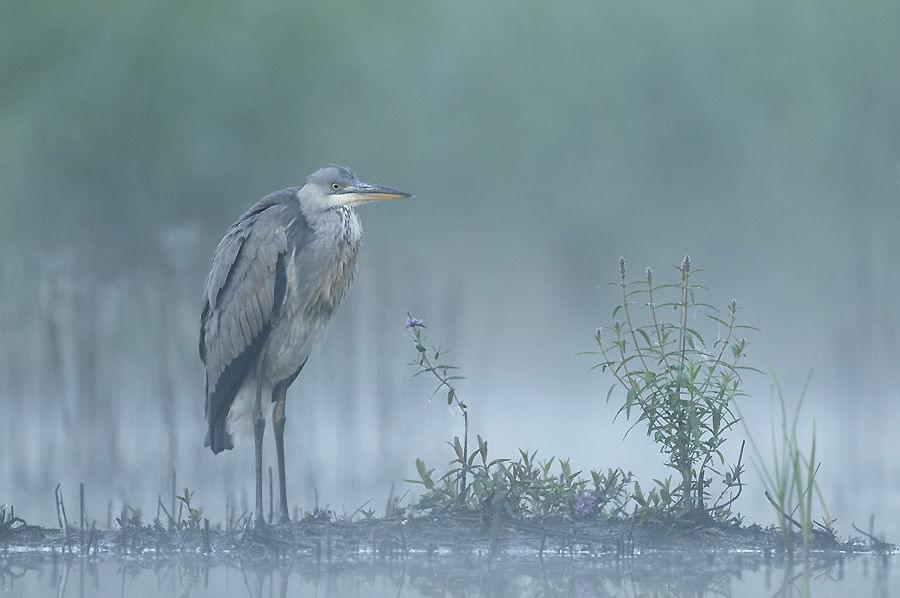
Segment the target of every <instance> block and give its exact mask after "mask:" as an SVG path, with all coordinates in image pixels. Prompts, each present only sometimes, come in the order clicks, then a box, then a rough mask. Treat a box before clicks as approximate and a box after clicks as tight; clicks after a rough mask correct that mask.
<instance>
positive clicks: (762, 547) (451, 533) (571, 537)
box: [0, 514, 893, 562]
mask: <svg viewBox="0 0 900 598" xmlns="http://www.w3.org/2000/svg"><path fill="white" fill-rule="evenodd" d="M791 542H792V544H793V548H794V550H796V551H798V552H800V551H802V540H801V538H800V537H799V535H794V536H792V538H791ZM784 548H785V547H784V537H783V536H782V534H781V532H780V531H779V530H777V529H775V528H774V527H770V528H762V527H760V526H758V525H752V526H737V525H728V524H720V523H714V522H700V523H691V522H689V521H678V522H673V523H671V524H659V523H640V522H636V521H631V520H611V521H600V522H598V521H593V522H583V523H571V522H570V523H536V522H532V521H523V520H515V519H510V518H493V519H491V518H486V517H483V516H479V515H477V514H471V515H461V514H455V515H448V516H428V517H419V518H403V519H400V518H397V519H364V520H359V521H340V520H338V521H328V520H325V521H322V520H306V521H299V522H295V523H290V524H285V525H267V526H260V527H255V526H252V525H245V526H243V527H241V528H237V529H228V530H225V529H221V528H219V527H208V525H206V524H205V522H204V523H201V524H199V525H197V526H196V527H193V528H189V529H174V530H172V529H166V528H165V527H163V526H161V525H148V526H126V527H122V528H120V529H118V530H115V531H102V530H98V529H96V528H93V527H92V528H90V529H85V530H80V529H78V528H72V527H70V528H69V529H68V530H61V529H48V528H43V527H38V526H31V525H27V524H24V523H23V524H21V525H18V526H16V527H13V528H11V529H5V530H3V531H2V532H0V555H6V556H9V555H12V554H20V555H21V554H26V553H29V554H67V553H72V554H90V555H96V556H101V557H102V556H105V555H129V556H131V557H137V556H140V555H146V556H147V557H151V556H152V557H163V556H165V555H187V554H193V555H203V556H204V557H206V558H213V559H218V558H221V559H225V560H227V559H232V558H240V559H256V558H273V557H276V558H292V559H314V560H318V561H329V562H331V561H347V560H353V559H357V558H359V557H363V556H376V557H382V558H403V557H404V556H425V557H429V556H444V555H462V556H466V555H474V556H489V557H516V556H526V555H529V556H552V555H556V556H566V555H568V556H574V555H579V556H587V557H592V556H604V555H609V556H612V557H619V558H623V557H632V556H639V555H643V554H648V553H659V552H669V553H672V552H692V553H729V552H731V553H737V552H741V553H751V552H752V553H759V554H761V555H778V554H780V553H784V552H785V550H784ZM873 548H877V549H881V550H891V549H892V548H893V547H892V546H889V545H886V546H880V547H873V546H871V544H870V543H867V542H864V541H863V540H862V539H856V538H854V539H850V540H847V541H843V542H838V541H836V540H835V539H833V538H831V537H829V536H826V535H825V534H815V535H814V536H813V546H812V549H813V550H814V551H816V552H819V553H829V552H830V553H836V554H847V553H861V552H867V551H871V550H872V549H873Z"/></svg>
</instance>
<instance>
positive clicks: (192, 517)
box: [175, 488, 203, 529]
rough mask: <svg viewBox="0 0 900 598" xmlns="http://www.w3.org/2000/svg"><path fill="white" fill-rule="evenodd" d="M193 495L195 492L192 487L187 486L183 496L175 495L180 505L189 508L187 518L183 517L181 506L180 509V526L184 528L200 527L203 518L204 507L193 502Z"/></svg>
mask: <svg viewBox="0 0 900 598" xmlns="http://www.w3.org/2000/svg"><path fill="white" fill-rule="evenodd" d="M193 497H194V493H193V491H191V489H190V488H185V489H184V492H183V493H182V494H181V496H176V497H175V498H177V499H178V501H179V502H180V503H181V504H180V507H183V508H184V509H185V510H187V519H183V518H182V512H181V508H179V509H178V526H179V527H181V528H183V529H184V528H186V529H199V528H200V521H201V520H202V519H203V509H201V508H199V507H195V506H194V505H192V504H191V500H192V499H193Z"/></svg>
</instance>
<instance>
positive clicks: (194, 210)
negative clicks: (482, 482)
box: [0, 1, 900, 538]
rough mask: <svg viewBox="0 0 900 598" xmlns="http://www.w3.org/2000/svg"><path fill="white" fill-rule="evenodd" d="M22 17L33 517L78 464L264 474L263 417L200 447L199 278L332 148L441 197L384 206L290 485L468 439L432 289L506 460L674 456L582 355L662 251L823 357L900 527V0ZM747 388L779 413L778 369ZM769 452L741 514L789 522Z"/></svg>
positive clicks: (5, 160) (18, 179)
mask: <svg viewBox="0 0 900 598" xmlns="http://www.w3.org/2000/svg"><path fill="white" fill-rule="evenodd" d="M2 13H3V15H2V18H0V81H2V84H0V257H2V259H0V283H2V295H0V339H2V340H0V503H11V504H15V505H17V513H19V514H21V515H22V516H24V517H26V518H27V519H29V521H36V522H43V523H52V522H54V520H55V511H54V508H55V507H54V501H53V489H54V488H55V486H56V484H57V483H61V484H62V487H63V490H64V491H65V492H67V493H69V496H70V497H71V499H72V500H74V497H75V492H76V490H77V486H78V483H79V482H82V481H83V482H84V483H85V490H86V496H87V501H88V512H89V514H90V515H91V517H93V518H95V519H97V520H98V522H99V523H100V524H102V525H105V519H106V515H107V510H108V504H109V502H110V501H112V504H113V505H114V506H113V508H114V509H118V508H119V506H120V505H121V504H122V503H123V502H127V503H128V504H131V505H136V506H139V507H142V508H143V509H144V511H145V512H146V513H151V512H152V511H153V510H154V509H155V504H156V499H157V495H158V494H162V495H163V496H166V495H168V493H169V492H171V477H172V471H173V470H174V471H176V472H177V480H178V485H179V487H181V486H185V485H186V486H190V487H191V488H193V489H195V493H196V494H195V496H196V501H197V502H198V503H199V504H200V505H201V506H203V507H204V509H205V510H206V512H207V513H209V514H210V516H211V517H214V518H220V517H222V515H223V514H224V508H225V501H226V499H233V500H236V501H243V502H247V497H252V483H253V480H252V454H253V451H252V448H250V447H238V448H237V449H236V450H235V451H231V452H229V453H226V454H223V455H218V456H213V455H212V454H211V453H210V452H209V451H208V450H207V449H204V448H203V436H204V432H205V422H204V418H203V369H202V364H201V363H200V360H199V357H198V356H197V340H198V330H199V312H200V308H201V301H200V298H201V290H202V286H203V281H204V278H205V275H206V271H207V267H208V264H209V259H210V257H211V255H212V251H213V249H214V248H215V245H216V243H217V242H218V240H219V238H221V236H222V234H223V233H224V232H225V230H226V229H227V227H228V226H229V225H230V224H231V223H232V222H233V221H234V220H235V219H236V218H237V217H238V216H239V215H240V213H241V212H243V211H244V210H245V209H246V208H247V207H248V206H250V205H251V204H252V203H253V202H255V201H256V199H258V198H259V197H261V196H262V195H264V194H266V193H268V192H270V191H273V190H276V189H279V188H282V187H285V186H289V185H298V184H302V183H303V181H304V180H305V177H306V176H307V175H308V174H309V173H310V172H312V171H313V170H315V169H316V168H317V167H319V166H322V165H325V164H328V163H332V162H334V163H341V164H346V165H348V166H350V167H351V168H352V169H353V170H354V171H355V172H356V173H357V174H358V175H359V176H360V178H362V179H364V180H367V181H372V182H378V183H384V184H388V185H392V186H396V187H400V188H403V189H408V190H410V191H412V192H414V193H415V195H416V197H415V198H414V199H412V200H409V201H406V202H391V203H390V204H389V205H373V206H366V207H364V208H361V209H360V217H361V219H362V222H363V226H364V229H365V239H364V246H363V256H362V259H361V262H360V264H359V270H358V274H357V278H356V282H355V284H354V287H353V288H352V289H351V292H350V294H349V297H348V299H347V301H346V302H345V303H344V305H343V306H342V308H341V311H340V313H339V314H338V316H337V318H336V319H335V321H334V322H333V324H332V326H331V328H330V331H329V333H328V335H327V337H326V339H325V341H324V342H323V344H322V346H321V347H320V348H319V350H318V351H317V352H316V353H314V354H313V356H312V358H311V359H310V361H309V363H308V365H307V366H306V369H305V370H304V371H303V373H302V375H301V376H300V378H299V379H298V381H297V382H296V383H295V384H294V386H293V387H292V388H291V391H290V394H289V399H288V405H287V416H288V419H287V453H288V455H287V461H288V469H289V472H288V480H289V487H288V493H289V499H290V501H291V503H292V504H297V505H299V506H301V507H302V508H304V509H308V508H311V507H312V505H313V504H314V503H315V501H316V500H318V501H319V503H320V504H328V505H331V506H332V507H334V508H335V509H337V510H338V511H340V510H342V509H346V510H347V511H351V512H352V511H353V510H355V509H356V508H357V507H358V506H360V505H361V504H363V503H364V502H365V501H367V500H370V499H371V500H372V501H373V502H372V505H373V506H374V507H375V508H376V509H377V510H379V511H380V510H381V509H382V507H383V505H384V504H385V501H386V500H387V496H388V494H389V493H390V492H391V487H392V485H393V486H394V492H395V494H399V493H402V492H403V491H405V489H406V487H407V484H405V483H404V482H403V479H404V478H408V477H412V476H413V475H414V472H415V468H414V464H413V463H414V460H415V458H416V457H422V458H424V459H425V460H426V462H428V464H429V465H430V466H432V467H443V466H444V464H445V463H446V462H447V461H448V460H449V458H450V454H449V452H448V451H449V448H448V447H447V446H446V445H445V443H444V440H445V439H448V438H451V437H452V435H453V434H454V433H458V432H459V431H460V426H461V422H460V421H458V420H459V418H458V417H457V416H455V415H454V414H453V413H452V412H451V411H449V410H448V409H447V407H446V404H445V403H442V401H440V400H435V401H434V402H430V401H429V397H430V396H431V390H432V388H431V387H430V386H429V385H428V383H427V382H426V381H424V380H420V379H416V380H413V381H410V377H411V375H412V373H413V371H412V370H410V368H409V367H407V365H406V364H407V362H408V361H409V359H410V358H411V357H412V353H413V348H412V347H411V346H410V343H409V340H408V339H407V338H405V337H404V331H403V321H404V319H405V317H406V314H407V312H410V313H412V314H413V315H416V316H418V317H421V318H424V320H425V322H426V324H427V325H428V331H429V334H430V335H431V338H432V340H433V341H435V342H436V343H438V344H440V345H441V346H443V347H445V348H448V349H451V350H452V353H451V357H450V358H451V361H452V362H453V363H455V364H456V365H458V366H460V367H461V368H462V371H463V373H464V375H465V376H466V377H467V379H466V380H465V381H463V382H462V383H461V385H460V389H459V392H460V394H461V395H464V397H465V399H466V400H467V402H468V404H469V406H470V417H471V425H472V429H473V431H474V432H478V433H480V434H482V435H483V436H484V437H485V438H487V439H488V441H489V442H490V446H491V451H492V453H494V454H495V455H497V456H500V455H508V454H511V453H513V452H514V451H515V450H516V449H517V448H518V447H523V448H524V447H527V448H531V449H537V450H539V451H540V452H541V454H544V455H546V456H550V455H562V456H571V457H572V459H573V463H575V464H576V465H577V466H578V467H579V468H596V467H603V468H605V467H615V466H621V467H623V468H625V469H631V470H633V471H634V472H635V474H636V475H637V476H638V477H639V478H641V479H648V480H650V479H652V478H653V477H657V476H659V475H665V471H664V468H663V467H662V462H663V459H662V458H661V457H660V456H659V455H658V453H657V451H656V448H655V447H654V446H653V445H652V443H651V442H650V441H649V439H647V438H646V437H645V436H644V435H643V434H642V432H641V431H640V430H636V431H635V432H634V433H633V434H631V435H629V436H628V437H627V438H626V439H625V440H624V441H623V440H622V437H623V434H624V433H625V429H626V424H625V423H624V422H623V421H621V420H620V421H613V416H614V414H615V409H616V408H615V406H614V405H612V404H610V405H607V404H606V403H605V397H606V390H607V388H608V387H609V385H610V383H611V380H610V379H609V377H608V375H605V374H601V373H599V372H589V371H588V370H589V369H590V367H591V366H592V365H593V363H594V361H592V358H590V357H585V356H579V355H577V354H578V353H579V352H582V351H590V350H591V349H592V348H593V330H594V329H595V328H596V327H597V326H600V325H603V324H605V323H607V322H608V321H609V319H610V314H611V311H612V308H613V306H614V304H615V303H616V297H615V295H614V293H613V292H612V291H610V290H609V289H607V288H605V287H603V286H602V283H605V282H607V281H609V280H613V279H614V278H615V276H616V275H617V259H618V257H619V256H620V255H622V256H625V257H626V258H627V260H628V263H629V264H630V266H631V267H632V268H633V269H634V270H635V271H640V270H641V269H643V267H644V266H653V267H654V268H655V269H656V271H657V272H658V273H659V274H658V276H661V277H665V276H669V275H671V276H675V275H676V274H677V273H676V272H675V271H674V270H673V269H672V267H673V266H675V265H676V264H678V263H679V262H680V261H681V258H682V256H683V255H686V254H689V255H690V256H691V257H692V259H693V262H694V263H695V264H696V265H697V266H698V267H699V268H702V269H704V270H705V272H703V273H702V275H701V276H702V281H703V282H704V284H706V285H707V286H709V287H710V289H711V290H710V291H709V293H708V295H707V299H708V300H709V301H710V302H711V303H714V304H717V305H720V306H723V305H724V304H725V303H726V302H727V301H728V300H730V299H731V298H732V297H735V298H737V300H738V303H739V305H740V306H741V315H742V317H743V318H744V320H745V321H747V322H748V323H752V324H753V325H755V326H757V327H759V328H760V329H761V331H760V332H759V333H757V334H755V335H754V336H753V339H752V340H753V343H754V344H753V345H752V346H751V351H750V361H751V362H752V363H753V364H754V365H756V366H757V367H759V368H761V369H763V370H766V371H767V372H774V373H776V374H777V375H778V377H779V380H780V381H781V383H782V385H783V386H784V388H785V389H786V392H787V394H788V396H789V398H791V400H796V398H797V397H798V395H799V392H800V389H801V387H802V384H803V380H804V379H805V377H806V376H807V374H808V372H809V371H810V370H813V371H814V373H813V379H812V380H813V382H812V385H811V389H810V394H809V397H808V399H807V401H808V403H807V404H806V408H805V411H804V413H805V415H806V416H807V424H808V422H809V421H811V420H812V418H815V422H816V432H817V438H818V441H819V447H818V451H819V456H820V458H821V462H822V469H821V473H820V478H821V481H822V484H823V492H824V494H825V496H826V498H827V499H828V500H829V504H830V506H831V508H832V511H834V515H835V516H836V517H837V518H838V523H837V527H838V529H839V530H841V531H843V532H845V533H846V532H849V531H850V523H851V522H856V523H857V524H858V525H861V526H862V525H864V524H866V523H867V522H868V517H869V514H870V513H876V514H877V517H878V518H877V519H876V527H878V528H880V529H883V530H884V531H885V532H887V533H888V534H889V535H890V534H893V537H894V538H896V537H897V536H898V535H900V523H898V519H897V517H896V514H897V513H898V508H900V461H898V459H897V454H898V444H897V438H896V431H897V428H898V423H900V407H898V398H900V397H898V391H897V389H898V388H900V384H898V383H900V373H898V372H900V368H898V367H897V356H898V340H897V335H898V331H900V330H898V329H900V311H898V310H897V307H896V297H897V296H898V295H900V270H898V268H897V266H896V264H897V259H898V257H900V238H898V235H897V226H898V223H900V102H898V97H900V35H898V31H900V5H898V4H895V3H889V2H874V3H867V4H865V5H864V6H863V5H850V4H847V3H843V2H832V1H825V2H819V3H816V5H815V6H814V7H812V8H810V7H809V6H808V5H807V6H801V5H800V4H791V3H783V2H768V1H767V2H753V3H738V2H725V3H720V2H704V3H700V4H694V5H691V6H690V7H688V6H679V5H678V4H676V3H660V2H640V1H638V2H628V3H616V4H613V3H597V2H587V1H584V2H569V3H565V4H562V5H560V4H558V3H545V2H537V1H527V2H521V1H519V2H511V1H510V2H506V1H504V2H491V3H478V4H476V3H470V2H429V3H421V2H393V1H392V2H379V3H329V2H304V3H296V2H287V1H273V2H266V3H261V4H259V3H254V4H246V5H227V4H222V3H212V2H192V3H190V4H184V3H175V2H158V3H148V4H145V5H143V6H134V5H122V6H115V7H111V6H110V5H108V4H106V3H100V2H81V3H77V4H59V3H54V4H50V3H46V4H45V3H41V2H34V3H14V4H8V5H6V6H5V7H4V8H3V9H2ZM746 383H747V388H748V391H749V392H750V393H751V397H748V398H746V399H743V400H742V403H741V408H742V411H743V413H744V414H745V416H746V417H747V422H748V426H749V427H750V429H751V430H753V432H754V434H758V435H759V437H761V438H764V439H767V438H768V434H769V433H770V430H771V426H772V414H773V408H774V403H773V398H772V394H771V379H770V378H769V377H768V376H766V375H749V376H748V377H747V379H746ZM802 432H803V434H804V435H805V437H806V438H809V437H810V433H811V429H810V426H809V425H805V426H804V429H803V431H802ZM737 436H738V437H739V436H740V434H737ZM270 441H271V436H269V437H268V438H267V444H266V455H265V458H266V462H267V464H271V463H272V462H273V461H274V451H273V450H272V445H271V444H270ZM738 446H739V438H735V439H734V440H732V442H731V443H730V445H729V447H730V449H729V450H730V451H731V453H734V452H736V451H737V448H738ZM749 473H750V475H749V477H748V482H749V483H750V484H751V485H750V486H749V487H748V489H747V490H746V494H745V496H744V497H743V498H742V500H741V502H740V503H738V505H737V506H738V509H739V510H740V511H742V512H745V513H747V514H748V518H749V520H760V521H763V522H769V521H771V520H772V514H771V512H770V510H769V509H768V508H767V505H766V504H765V501H764V499H762V485H761V484H760V483H759V482H758V480H757V477H756V472H755V470H754V469H753V468H752V467H751V470H750V472H749ZM242 497H243V498H242Z"/></svg>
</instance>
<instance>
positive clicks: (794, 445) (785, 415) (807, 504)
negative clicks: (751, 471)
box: [735, 372, 835, 551]
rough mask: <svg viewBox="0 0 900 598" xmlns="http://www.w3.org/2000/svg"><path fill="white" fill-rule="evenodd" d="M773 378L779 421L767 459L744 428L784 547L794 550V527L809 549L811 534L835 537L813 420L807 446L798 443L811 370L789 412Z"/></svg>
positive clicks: (779, 386) (804, 546)
mask: <svg viewBox="0 0 900 598" xmlns="http://www.w3.org/2000/svg"><path fill="white" fill-rule="evenodd" d="M772 380H773V384H774V387H775V394H776V395H777V397H778V404H779V407H780V417H781V422H780V426H779V427H778V428H777V429H776V430H775V431H774V432H773V434H772V454H771V456H770V457H769V458H768V459H767V458H765V457H764V456H763V454H762V451H761V450H760V448H759V445H758V444H757V443H756V440H755V439H754V437H753V434H752V433H751V432H750V429H749V428H748V427H747V425H746V423H744V430H745V432H746V433H747V438H748V439H749V441H750V446H751V448H752V450H753V458H754V463H755V465H756V468H757V470H758V471H759V472H760V477H761V478H762V481H763V484H764V485H765V487H766V489H765V495H766V499H768V501H769V503H770V504H771V505H772V508H773V509H774V510H775V515H776V517H777V519H778V525H779V528H780V529H781V530H782V538H783V541H784V548H785V550H788V551H792V550H793V541H794V534H793V529H794V528H796V529H798V530H799V531H800V533H801V537H802V539H803V549H804V551H809V549H810V547H811V545H812V537H813V535H814V534H818V535H820V536H822V537H823V538H824V539H826V540H830V541H834V540H835V532H834V528H833V523H834V520H833V519H832V517H831V512H830V511H829V510H828V505H827V503H826V502H825V498H824V496H823V495H822V491H821V489H820V487H819V484H818V481H817V476H818V473H819V468H820V466H821V463H819V462H817V461H816V425H815V420H813V422H812V439H811V441H810V444H809V449H808V450H804V449H803V448H802V447H801V442H800V439H799V436H798V433H797V427H798V424H799V423H800V413H801V410H802V408H803V404H804V402H805V401H806V396H807V391H808V390H809V383H810V381H811V380H812V372H810V373H809V374H808V375H807V377H806V380H805V382H804V384H803V390H802V391H801V393H800V399H799V400H798V401H797V405H796V407H794V410H793V413H792V414H790V416H789V410H788V406H787V400H786V399H785V395H784V391H783V389H782V387H781V384H780V383H779V381H778V377H777V376H775V375H773V376H772ZM735 408H736V409H737V407H735ZM742 421H743V420H742ZM817 505H818V507H819V510H820V511H821V521H819V520H816V519H815V516H814V510H815V509H814V507H816V506H817Z"/></svg>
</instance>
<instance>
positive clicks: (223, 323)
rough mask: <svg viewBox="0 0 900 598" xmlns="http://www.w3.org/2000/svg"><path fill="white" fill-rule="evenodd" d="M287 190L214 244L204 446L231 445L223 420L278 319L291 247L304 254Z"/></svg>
mask: <svg viewBox="0 0 900 598" xmlns="http://www.w3.org/2000/svg"><path fill="white" fill-rule="evenodd" d="M298 191H299V189H296V188H289V189H283V190H281V191H276V192H275V193H272V194H270V195H267V196H266V197H264V198H263V199H262V200H260V201H259V202H258V203H257V204H256V205H255V206H253V207H252V208H251V209H250V210H248V211H247V212H246V213H244V215H243V216H241V218H240V219H239V220H238V221H237V222H236V223H235V224H233V225H232V226H231V228H230V229H229V231H228V233H227V234H226V235H225V237H224V238H223V239H222V241H221V242H220V243H219V246H218V248H217V249H216V252H215V255H214V256H213V260H212V267H211V269H210V272H209V276H208V278H207V282H206V289H205V293H204V299H205V304H204V306H203V311H202V314H201V326H200V358H201V360H203V363H204V364H205V365H206V418H207V421H208V423H209V429H208V430H207V437H206V441H205V444H206V446H209V447H210V448H211V449H212V451H213V452H214V453H218V452H220V451H222V450H224V449H230V448H233V443H232V441H231V438H230V435H229V433H228V431H227V430H226V429H225V418H226V417H227V416H228V410H229V409H230V408H231V403H232V402H233V401H234V398H235V395H236V394H237V392H238V390H239V389H240V385H241V384H242V383H243V381H244V380H245V378H246V377H247V375H248V370H249V369H250V368H251V366H254V365H255V364H256V360H257V359H258V358H259V356H260V353H261V351H262V348H263V346H264V344H265V341H266V340H267V339H268V336H269V333H270V332H271V329H272V325H273V322H275V321H277V319H278V318H279V317H280V315H281V313H280V312H281V306H282V302H283V300H284V293H285V287H286V285H287V274H286V272H285V259H284V256H285V254H286V253H287V251H288V248H289V246H290V247H291V250H292V251H300V250H302V248H303V246H304V243H305V242H307V241H308V240H309V238H310V236H311V234H312V231H311V230H310V229H309V226H308V225H307V224H306V219H305V218H304V217H303V215H302V213H301V212H300V209H299V203H298V201H297V192H298Z"/></svg>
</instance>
